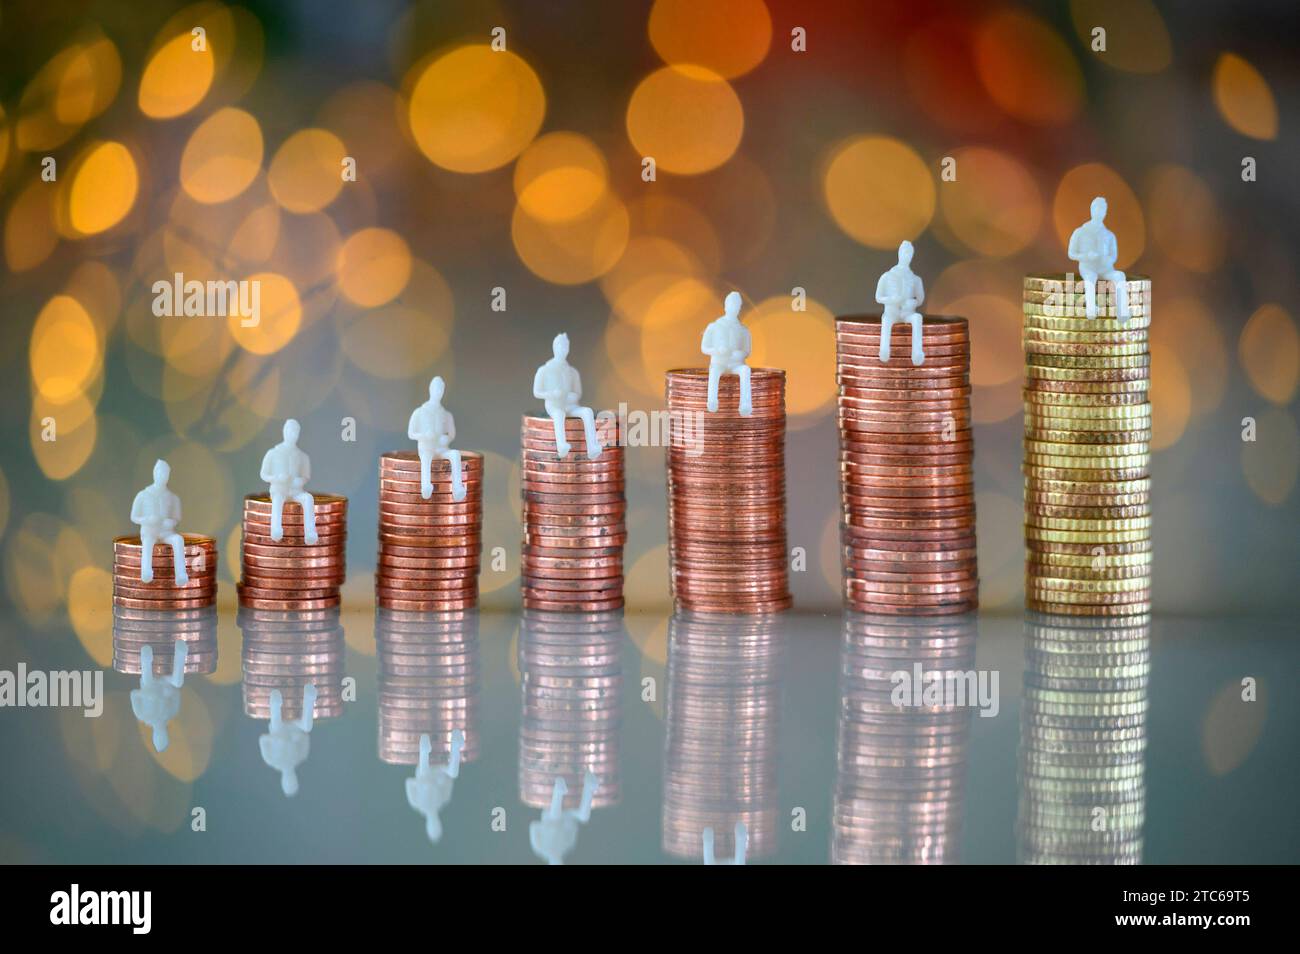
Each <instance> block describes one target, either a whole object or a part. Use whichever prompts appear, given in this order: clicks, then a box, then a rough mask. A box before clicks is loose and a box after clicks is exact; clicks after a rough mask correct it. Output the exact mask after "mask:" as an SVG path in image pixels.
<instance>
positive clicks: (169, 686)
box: [131, 639, 189, 752]
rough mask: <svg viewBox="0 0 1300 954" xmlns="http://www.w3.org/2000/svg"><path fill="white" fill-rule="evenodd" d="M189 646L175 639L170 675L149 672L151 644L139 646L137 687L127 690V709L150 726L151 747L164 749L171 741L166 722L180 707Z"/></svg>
mask: <svg viewBox="0 0 1300 954" xmlns="http://www.w3.org/2000/svg"><path fill="white" fill-rule="evenodd" d="M187 655H189V649H188V647H187V645H186V643H185V640H183V639H177V640H176V655H175V657H174V658H173V659H172V674H171V675H170V676H161V677H159V676H155V675H154V674H153V647H152V646H149V645H147V644H146V645H144V646H142V647H141V648H140V688H139V689H132V690H131V711H132V712H134V713H135V717H136V718H137V719H139V720H140V721H141V722H143V723H145V724H147V725H148V726H150V727H151V728H152V729H153V747H154V749H156V750H157V751H159V752H163V751H166V749H167V744H168V743H169V742H170V741H171V740H170V739H169V738H168V736H167V723H168V722H170V721H171V720H172V719H174V718H176V713H178V712H180V711H181V686H183V685H184V684H185V657H186V656H187Z"/></svg>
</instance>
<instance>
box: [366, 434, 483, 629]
mask: <svg viewBox="0 0 1300 954" xmlns="http://www.w3.org/2000/svg"><path fill="white" fill-rule="evenodd" d="M461 466H462V468H463V477H464V481H465V499H464V500H460V501H457V500H453V499H452V496H451V465H450V463H449V462H447V461H445V460H435V461H433V462H432V466H431V467H430V477H431V478H432V481H433V488H434V489H433V494H432V495H431V496H430V497H429V499H428V500H425V499H424V497H423V496H422V495H421V493H420V458H419V457H418V456H417V455H416V454H415V453H414V452H413V451H395V452H392V453H388V454H384V455H383V456H382V457H381V458H380V459H379V564H378V566H376V567H375V602H376V603H377V604H378V605H379V606H381V607H383V608H385V609H392V610H402V611H407V612H417V613H423V612H450V611H457V610H465V609H472V608H473V607H475V606H477V605H478V572H479V555H480V553H481V552H482V549H483V455H482V454H478V453H475V452H473V451H464V452H463V453H462V454H461Z"/></svg>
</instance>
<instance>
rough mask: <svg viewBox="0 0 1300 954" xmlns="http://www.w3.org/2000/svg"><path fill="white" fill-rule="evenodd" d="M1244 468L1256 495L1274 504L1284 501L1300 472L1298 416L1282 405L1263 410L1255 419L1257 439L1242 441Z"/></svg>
mask: <svg viewBox="0 0 1300 954" xmlns="http://www.w3.org/2000/svg"><path fill="white" fill-rule="evenodd" d="M1241 469H1242V472H1243V473H1244V474H1245V477H1246V485H1247V486H1248V487H1250V489H1251V491H1253V492H1254V494H1255V496H1256V497H1258V498H1259V499H1260V500H1262V501H1264V503H1266V504H1268V505H1269V506H1272V507H1276V506H1279V505H1280V504H1282V503H1283V502H1285V501H1286V499H1287V498H1288V497H1289V496H1291V492H1292V491H1293V490H1295V484H1296V477H1297V475H1300V432H1297V429H1296V422H1295V418H1293V417H1292V416H1291V415H1290V414H1288V413H1287V412H1286V411H1285V410H1283V409H1282V408H1280V407H1269V408H1265V409H1264V410H1263V411H1262V412H1260V414H1259V415H1258V416H1257V417H1256V418H1255V439H1254V440H1253V441H1242V442H1241Z"/></svg>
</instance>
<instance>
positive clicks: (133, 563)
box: [113, 533, 217, 610]
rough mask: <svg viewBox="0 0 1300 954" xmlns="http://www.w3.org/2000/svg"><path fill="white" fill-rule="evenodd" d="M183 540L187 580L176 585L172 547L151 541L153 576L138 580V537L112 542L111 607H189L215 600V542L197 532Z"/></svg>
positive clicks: (186, 535) (139, 608) (140, 550)
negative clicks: (146, 581) (149, 579)
mask: <svg viewBox="0 0 1300 954" xmlns="http://www.w3.org/2000/svg"><path fill="white" fill-rule="evenodd" d="M182 536H183V537H184V539H185V573H186V575H187V576H189V582H188V583H184V584H182V585H180V586H177V585H176V571H175V564H174V562H173V556H172V548H171V547H170V546H167V545H166V544H163V543H156V544H154V548H153V553H152V554H150V559H151V560H152V561H153V579H152V580H151V581H149V582H148V583H144V582H142V581H141V580H140V569H141V566H142V564H141V559H142V545H141V543H140V538H139V537H138V536H130V537H117V538H116V539H115V540H114V541H113V606H114V607H115V608H117V609H127V610H192V609H201V608H202V607H205V606H213V605H215V604H216V602H217V542H216V541H215V540H213V539H212V538H211V537H205V536H202V535H201V534H197V533H186V534H182Z"/></svg>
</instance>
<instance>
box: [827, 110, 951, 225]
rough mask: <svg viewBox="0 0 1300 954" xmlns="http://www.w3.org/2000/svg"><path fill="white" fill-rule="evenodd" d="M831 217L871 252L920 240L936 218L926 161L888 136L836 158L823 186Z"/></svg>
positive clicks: (856, 142)
mask: <svg viewBox="0 0 1300 954" xmlns="http://www.w3.org/2000/svg"><path fill="white" fill-rule="evenodd" d="M822 185H823V192H824V194H825V197H826V205H827V207H828V208H829V209H830V213H831V216H832V217H833V218H834V219H835V222H836V224H837V225H839V227H840V228H841V229H843V230H844V232H845V233H846V234H848V235H849V236H850V237H851V238H854V239H856V240H857V241H859V242H861V243H862V244H863V245H868V246H870V247H871V248H895V247H897V245H898V243H899V242H900V241H902V240H903V239H914V238H916V237H917V236H918V235H920V234H921V232H922V231H924V230H925V227H926V226H927V225H929V224H930V219H931V218H932V217H933V216H934V203H935V191H934V179H933V177H932V176H931V174H930V170H929V168H927V167H926V164H925V162H924V161H923V160H922V159H921V157H920V156H918V155H917V154H916V152H915V151H914V150H912V149H911V148H910V147H909V146H907V145H905V144H904V143H902V142H899V141H898V140H897V139H891V138H889V137H887V136H861V137H858V138H856V139H852V140H850V141H849V142H847V143H844V144H843V145H841V146H840V147H839V148H838V149H836V150H835V152H834V154H833V155H832V156H831V159H830V162H829V163H828V164H827V167H826V174H825V178H824V180H823V183H822Z"/></svg>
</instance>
